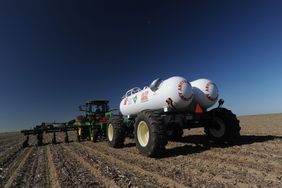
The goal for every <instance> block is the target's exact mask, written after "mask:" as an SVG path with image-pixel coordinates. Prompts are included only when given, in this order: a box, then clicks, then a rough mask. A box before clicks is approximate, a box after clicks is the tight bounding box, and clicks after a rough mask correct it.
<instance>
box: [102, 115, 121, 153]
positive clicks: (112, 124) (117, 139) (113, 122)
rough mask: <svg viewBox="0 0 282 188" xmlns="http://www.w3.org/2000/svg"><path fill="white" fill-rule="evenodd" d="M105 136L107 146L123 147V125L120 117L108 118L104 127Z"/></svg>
mask: <svg viewBox="0 0 282 188" xmlns="http://www.w3.org/2000/svg"><path fill="white" fill-rule="evenodd" d="M109 131H110V132H109ZM106 136H107V140H108V144H109V146H111V147H113V148H121V147H123V145H124V140H125V127H124V125H123V119H122V118H121V117H117V116H113V117H112V118H111V119H110V120H109V123H108V124H107V128H106Z"/></svg>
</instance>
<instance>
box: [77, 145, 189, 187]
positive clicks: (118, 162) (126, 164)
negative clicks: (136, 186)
mask: <svg viewBox="0 0 282 188" xmlns="http://www.w3.org/2000/svg"><path fill="white" fill-rule="evenodd" d="M75 144H78V143H75ZM80 145H82V146H84V147H85V148H86V149H87V150H88V151H89V152H91V153H93V154H94V155H100V156H102V157H104V158H105V159H107V160H108V161H110V162H111V163H112V164H114V165H117V166H123V167H124V168H127V169H128V170H129V171H131V172H135V173H137V174H138V173H139V174H141V175H144V176H148V177H151V178H153V179H154V180H156V181H157V182H158V183H159V184H160V185H162V186H169V187H185V185H183V184H180V183H178V182H176V181H174V180H172V179H170V178H167V177H164V176H161V175H159V174H158V173H153V172H151V171H148V170H145V169H143V168H141V167H139V166H137V165H132V164H129V161H127V162H125V161H123V160H120V159H117V158H114V157H112V156H116V155H115V154H113V153H107V152H104V151H102V152H101V150H97V148H96V149H95V148H93V147H90V146H89V145H88V144H84V145H83V144H80ZM95 146H96V145H95Z"/></svg>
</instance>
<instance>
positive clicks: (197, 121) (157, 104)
mask: <svg viewBox="0 0 282 188" xmlns="http://www.w3.org/2000/svg"><path fill="white" fill-rule="evenodd" d="M218 99H219V92H218V88H217V86H216V84H215V83H214V82H212V81H211V80H208V79H198V80H195V81H192V82H188V81H187V79H185V78H183V77H180V76H174V77H170V78H168V79H166V80H160V79H156V80H154V81H153V82H152V83H151V84H150V86H149V87H147V86H145V87H144V88H143V89H141V88H138V87H135V88H133V89H131V90H129V91H127V92H126V94H125V95H124V96H123V98H122V100H121V102H120V112H121V115H113V116H112V117H111V118H110V119H109V120H108V126H107V130H106V134H107V140H108V143H109V145H110V146H111V147H114V148H120V147H122V146H123V144H124V140H125V137H126V136H131V135H133V136H134V139H135V143H136V147H137V149H138V150H139V152H140V154H142V155H144V156H149V157H155V156H158V155H160V154H162V153H163V152H164V150H165V146H166V144H167V142H168V140H169V139H179V138H181V137H182V135H183V130H184V129H192V128H199V127H203V128H204V131H205V133H206V135H207V137H208V138H209V140H210V141H213V142H217V143H227V144H230V143H232V142H234V141H235V139H236V138H237V137H238V136H240V126H239V120H238V119H237V117H236V115H235V114H233V113H232V112H231V111H230V110H228V109H226V108H223V107H222V105H223V103H224V101H223V99H220V100H218ZM217 101H218V106H217V107H216V108H213V109H210V108H211V107H212V106H213V105H215V103H216V102H217Z"/></svg>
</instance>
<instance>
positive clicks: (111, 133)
mask: <svg viewBox="0 0 282 188" xmlns="http://www.w3.org/2000/svg"><path fill="white" fill-rule="evenodd" d="M113 137H114V127H113V125H112V124H111V123H110V124H109V125H108V139H109V141H112V140H113Z"/></svg>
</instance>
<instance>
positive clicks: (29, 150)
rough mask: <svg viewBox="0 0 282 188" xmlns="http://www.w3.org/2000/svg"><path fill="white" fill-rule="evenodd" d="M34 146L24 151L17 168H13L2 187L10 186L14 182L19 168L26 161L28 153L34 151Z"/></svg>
mask: <svg viewBox="0 0 282 188" xmlns="http://www.w3.org/2000/svg"><path fill="white" fill-rule="evenodd" d="M34 149H35V148H34V147H30V148H28V151H27V152H26V153H25V155H24V156H23V157H22V158H21V159H22V160H21V162H20V163H19V165H18V166H17V168H16V169H15V171H14V172H13V173H12V174H11V175H10V176H9V179H8V181H7V182H6V183H5V185H4V187H7V188H8V187H12V185H13V183H14V182H15V179H16V178H17V176H18V175H19V173H20V170H21V169H22V168H23V166H24V164H25V163H26V161H27V159H28V158H29V157H30V155H31V154H32V152H33V151H34Z"/></svg>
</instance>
